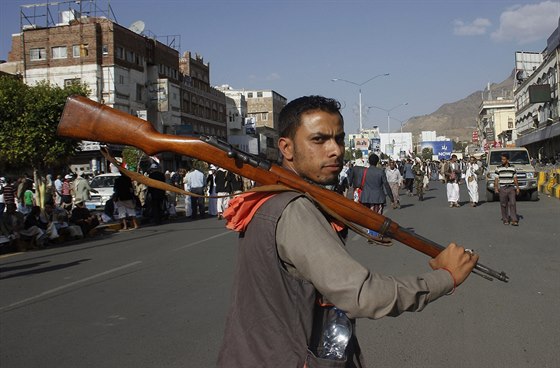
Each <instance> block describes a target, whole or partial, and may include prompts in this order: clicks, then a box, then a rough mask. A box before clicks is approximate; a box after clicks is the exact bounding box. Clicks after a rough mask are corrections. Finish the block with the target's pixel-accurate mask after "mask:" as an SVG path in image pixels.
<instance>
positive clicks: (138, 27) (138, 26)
mask: <svg viewBox="0 0 560 368" xmlns="http://www.w3.org/2000/svg"><path fill="white" fill-rule="evenodd" d="M145 27H146V25H145V24H144V22H143V21H141V20H137V21H136V22H134V23H132V24H131V25H130V27H128V29H130V30H131V31H132V32H134V33H137V34H142V32H144V28H145Z"/></svg>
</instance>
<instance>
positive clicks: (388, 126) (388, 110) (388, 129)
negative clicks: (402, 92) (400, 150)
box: [367, 102, 408, 144]
mask: <svg viewBox="0 0 560 368" xmlns="http://www.w3.org/2000/svg"><path fill="white" fill-rule="evenodd" d="M406 105H408V102H403V103H401V104H398V105H397V106H394V107H391V108H390V109H384V108H382V107H378V106H368V107H367V108H368V111H369V109H371V108H376V109H379V110H382V111H385V112H386V113H387V133H389V135H388V137H389V139H388V140H389V144H391V111H393V110H395V109H396V108H399V107H401V106H406ZM401 133H402V125H401Z"/></svg>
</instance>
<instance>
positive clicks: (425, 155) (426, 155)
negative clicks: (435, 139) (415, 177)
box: [421, 147, 434, 161]
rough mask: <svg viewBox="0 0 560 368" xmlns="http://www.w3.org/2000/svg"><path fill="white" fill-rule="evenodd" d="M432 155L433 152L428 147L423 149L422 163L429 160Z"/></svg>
mask: <svg viewBox="0 0 560 368" xmlns="http://www.w3.org/2000/svg"><path fill="white" fill-rule="evenodd" d="M433 155H434V150H433V149H432V148H430V147H424V148H422V155H421V156H422V159H423V160H424V161H426V160H431V159H432V156H433Z"/></svg>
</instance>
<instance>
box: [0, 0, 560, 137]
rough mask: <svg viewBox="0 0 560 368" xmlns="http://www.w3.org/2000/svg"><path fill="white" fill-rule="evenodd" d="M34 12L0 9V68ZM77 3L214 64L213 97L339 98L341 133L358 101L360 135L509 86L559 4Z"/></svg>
mask: <svg viewBox="0 0 560 368" xmlns="http://www.w3.org/2000/svg"><path fill="white" fill-rule="evenodd" d="M59 2H60V3H64V2H66V0H60V1H59ZM38 3H46V1H45V0H42V1H35V2H34V1H30V0H25V1H16V0H2V1H1V2H0V59H3V60H7V58H8V52H9V50H10V48H11V34H13V33H18V32H19V29H20V24H21V23H20V19H21V17H20V10H21V9H22V8H21V5H24V4H38ZM85 3H87V4H90V5H88V6H87V9H93V7H92V6H91V4H95V5H96V7H97V8H98V9H100V10H103V11H107V9H108V4H110V7H111V9H112V13H113V14H112V15H111V17H113V15H114V17H113V19H115V20H116V21H117V23H119V24H121V25H123V26H126V27H129V26H130V25H132V24H133V23H134V22H135V21H138V20H141V21H143V22H144V24H145V28H144V33H145V34H151V35H156V36H158V37H159V39H160V40H161V39H162V38H161V37H165V36H170V35H179V36H180V43H179V44H178V46H179V45H180V47H179V51H180V53H181V54H182V53H183V52H185V51H191V52H192V53H198V54H199V55H200V56H202V57H203V58H204V62H205V63H209V64H210V83H211V85H213V86H219V85H224V84H227V85H230V86H231V87H232V88H234V89H246V90H257V89H262V90H274V91H276V92H277V93H279V94H281V95H282V96H284V97H285V98H287V99H288V101H290V100H292V99H295V98H297V97H301V96H305V95H323V96H327V97H332V98H336V99H337V100H339V101H340V102H341V104H342V106H343V109H342V113H343V116H344V119H345V125H346V131H347V133H355V132H357V130H358V128H359V95H360V91H361V96H362V125H363V127H364V128H366V129H367V128H371V127H372V126H379V127H380V130H381V132H387V130H388V129H390V130H391V131H392V132H394V131H398V130H399V129H400V127H401V123H403V122H405V121H406V120H407V119H409V118H411V117H413V116H421V115H426V114H430V113H432V112H434V111H435V110H437V109H438V108H439V107H440V106H441V105H443V104H445V103H450V102H455V101H457V100H460V99H462V98H464V97H466V96H468V95H470V94H471V93H473V92H475V91H477V90H482V89H484V88H485V87H486V85H487V84H488V83H499V82H502V81H503V80H505V79H506V78H507V77H508V76H509V75H510V73H511V72H512V70H513V68H514V66H515V52H516V51H529V52H541V51H543V50H544V48H545V47H546V40H547V38H548V37H549V36H550V35H551V34H552V32H553V31H554V30H555V29H556V27H558V23H559V17H560V1H558V0H555V1H542V0H540V1H539V0H536V1H529V0H469V1H468V0H392V1H389V0H370V1H366V0H346V1H343V0H221V1H219V0H188V1H181V0H175V1H173V0H151V1H149V0H134V1H133V0H113V1H110V2H108V1H106V0H97V1H93V2H92V1H85V0H83V1H82V4H85ZM83 6H84V8H85V7H86V5H83ZM55 9H56V8H55ZM26 14H28V11H27V13H26ZM43 22H46V21H45V20H43ZM24 24H25V23H24ZM387 73H389V76H382V75H383V74H387ZM380 75H381V76H380ZM372 78H373V79H372ZM332 79H338V81H332ZM343 80H345V81H343ZM372 106H375V107H372ZM388 115H389V116H390V124H387V117H388ZM388 125H389V126H388Z"/></svg>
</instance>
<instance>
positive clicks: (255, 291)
mask: <svg viewBox="0 0 560 368" xmlns="http://www.w3.org/2000/svg"><path fill="white" fill-rule="evenodd" d="M279 131H280V138H279V140H278V147H279V149H280V152H281V154H282V166H283V167H284V168H286V169H288V170H290V171H293V172H294V173H296V174H297V175H299V176H300V177H302V178H303V179H305V180H307V181H310V182H313V183H315V184H317V185H319V186H328V185H332V184H336V182H337V179H338V174H339V172H340V170H341V169H342V163H343V155H344V123H343V118H342V115H341V114H340V104H339V103H338V102H337V101H336V100H332V99H328V98H324V97H320V96H307V97H301V98H298V99H296V100H294V101H292V102H290V103H289V104H288V105H286V107H285V108H284V109H283V110H282V111H281V112H280V116H279ZM224 216H225V218H226V219H227V220H228V227H229V228H231V229H235V230H237V231H239V232H240V238H239V243H240V246H239V249H238V257H237V266H236V271H235V281H234V286H233V291H232V300H231V306H230V310H229V313H228V318H227V322H226V328H225V335H224V341H223V345H222V348H221V351H220V355H219V358H218V366H219V367H309V368H311V367H324V366H329V367H362V366H364V363H363V361H362V355H361V353H360V347H359V345H358V341H357V339H356V336H355V334H354V333H351V335H350V337H349V338H348V339H347V341H346V342H345V344H346V345H345V346H344V347H343V352H342V353H343V354H342V356H341V357H339V358H337V357H336V356H333V355H332V354H331V355H329V353H328V352H326V350H328V348H329V346H328V344H326V343H325V341H326V340H327V338H326V337H324V336H323V335H325V334H324V330H325V329H326V327H327V324H328V323H326V322H325V321H327V320H328V318H329V316H332V315H333V314H332V311H333V310H336V313H337V315H343V316H344V317H347V318H349V319H350V323H351V326H352V327H353V325H354V323H355V318H359V317H365V318H381V317H384V316H396V315H398V314H400V313H402V312H405V311H419V310H422V309H423V308H424V307H425V306H426V305H427V304H428V303H431V302H433V301H434V300H436V299H438V298H439V297H441V296H444V295H446V294H449V293H451V292H453V291H454V289H455V288H456V287H457V286H459V285H460V284H461V283H462V282H463V281H465V279H466V278H467V277H468V275H469V274H470V272H471V270H472V269H473V267H474V266H475V264H476V262H477V260H478V255H476V254H473V253H471V252H465V250H464V249H463V248H462V247H459V246H456V245H454V244H450V245H449V246H448V247H447V248H446V249H445V250H444V251H443V252H441V253H440V254H439V255H438V256H437V257H436V258H435V259H432V260H430V262H429V264H430V267H431V268H432V269H433V271H430V272H426V273H422V274H420V275H418V276H412V277H398V278H397V277H389V276H384V275H379V274H375V273H372V272H370V271H369V270H367V269H366V268H365V267H363V266H362V265H361V264H359V263H358V262H357V261H356V260H354V259H353V258H352V257H351V256H350V255H349V254H348V253H347V251H346V250H345V248H344V242H343V241H342V239H341V237H340V236H339V234H338V232H337V230H340V224H338V223H337V222H336V221H334V220H333V219H332V218H331V217H330V216H328V215H327V214H325V213H323V212H322V211H321V210H320V209H318V207H317V206H316V204H315V203H313V202H312V201H311V200H310V199H308V198H307V197H305V196H304V195H303V194H301V193H297V192H289V191H288V192H275V193H272V192H265V193H263V192H258V193H249V194H243V195H241V196H239V197H238V198H236V199H235V200H232V201H231V203H230V207H229V209H228V211H227V212H226V213H225V214H224ZM335 308H336V309H335ZM352 330H354V329H353V328H350V331H352ZM320 357H323V358H320ZM337 360H338V361H337Z"/></svg>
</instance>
